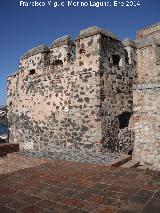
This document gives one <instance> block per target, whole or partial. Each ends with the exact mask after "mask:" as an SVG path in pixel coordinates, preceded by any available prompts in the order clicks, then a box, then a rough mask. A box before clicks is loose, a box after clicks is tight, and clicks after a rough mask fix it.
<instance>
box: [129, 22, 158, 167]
mask: <svg viewBox="0 0 160 213" xmlns="http://www.w3.org/2000/svg"><path fill="white" fill-rule="evenodd" d="M136 44H137V81H136V82H135V85H134V90H133V103H134V105H133V111H134V115H133V119H134V132H135V146H134V158H135V159H136V160H139V161H140V162H141V163H142V164H145V165H147V166H148V167H150V168H153V169H160V24H156V25H153V26H151V27H148V28H145V29H143V30H141V31H139V32H137V40H136Z"/></svg>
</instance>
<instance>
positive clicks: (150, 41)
mask: <svg viewBox="0 0 160 213" xmlns="http://www.w3.org/2000/svg"><path fill="white" fill-rule="evenodd" d="M153 45H160V41H158V39H156V38H149V37H148V38H147V37H146V38H143V39H137V40H136V46H137V48H138V49H141V48H144V47H149V46H153Z"/></svg>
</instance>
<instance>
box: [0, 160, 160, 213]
mask: <svg viewBox="0 0 160 213" xmlns="http://www.w3.org/2000/svg"><path fill="white" fill-rule="evenodd" d="M0 183H1V184H0V213H10V212H12V213H15V212H17V213H18V212H19V213H20V212H21V213H63V212H70V213H87V212H93V213H160V173H155V172H151V171H148V170H140V169H126V168H111V167H107V166H105V165H98V164H91V163H90V164H87V163H80V162H71V161H54V162H50V163H46V164H42V165H40V166H36V167H32V168H26V169H21V170H19V171H16V172H13V173H9V174H3V175H0Z"/></svg>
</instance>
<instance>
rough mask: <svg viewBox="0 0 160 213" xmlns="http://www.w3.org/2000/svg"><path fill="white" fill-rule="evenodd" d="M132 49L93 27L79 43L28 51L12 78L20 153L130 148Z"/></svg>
mask: <svg viewBox="0 0 160 213" xmlns="http://www.w3.org/2000/svg"><path fill="white" fill-rule="evenodd" d="M127 45H128V46H127ZM130 46H134V44H132V45H130V44H126V45H123V44H122V42H121V41H120V40H119V39H117V37H116V36H115V35H113V34H112V33H111V32H108V31H104V30H102V29H100V28H97V27H91V28H88V29H86V30H82V31H81V32H80V35H79V36H78V37H77V39H76V43H74V42H73V41H72V40H71V39H70V38H69V37H68V36H64V37H62V38H59V39H57V40H56V41H54V42H53V43H52V44H51V46H50V47H47V46H43V45H41V46H39V47H36V48H33V49H31V50H29V51H28V52H27V53H25V54H24V56H22V57H21V59H20V67H19V71H18V72H17V73H14V74H13V75H11V76H9V77H8V118H9V122H10V127H11V133H10V142H13V143H17V142H18V143H20V148H21V150H28V149H29V150H47V151H53V150H54V149H62V148H65V149H77V150H84V151H85V150H88V151H93V152H95V151H107V150H110V151H122V152H128V151H129V150H130V149H132V147H133V141H132V137H131V135H132V134H131V130H130V129H129V120H130V117H131V114H132V105H133V103H132V99H133V98H132V84H133V74H132V73H133V72H132V70H133V65H132V57H131V55H130V54H128V53H127V50H126V49H127V48H129V49H132V47H130Z"/></svg>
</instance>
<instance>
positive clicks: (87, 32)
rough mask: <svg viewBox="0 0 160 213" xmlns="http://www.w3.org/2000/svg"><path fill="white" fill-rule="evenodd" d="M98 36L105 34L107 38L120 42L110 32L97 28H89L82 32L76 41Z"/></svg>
mask: <svg viewBox="0 0 160 213" xmlns="http://www.w3.org/2000/svg"><path fill="white" fill-rule="evenodd" d="M96 34H103V35H105V36H107V37H110V38H113V39H116V40H118V38H117V37H116V36H115V35H114V34H113V33H112V32H110V31H106V30H104V29H102V28H99V27H97V26H93V27H89V28H87V29H84V30H81V31H80V34H79V36H78V37H77V38H76V40H79V39H82V38H86V37H90V36H93V35H96Z"/></svg>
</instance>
